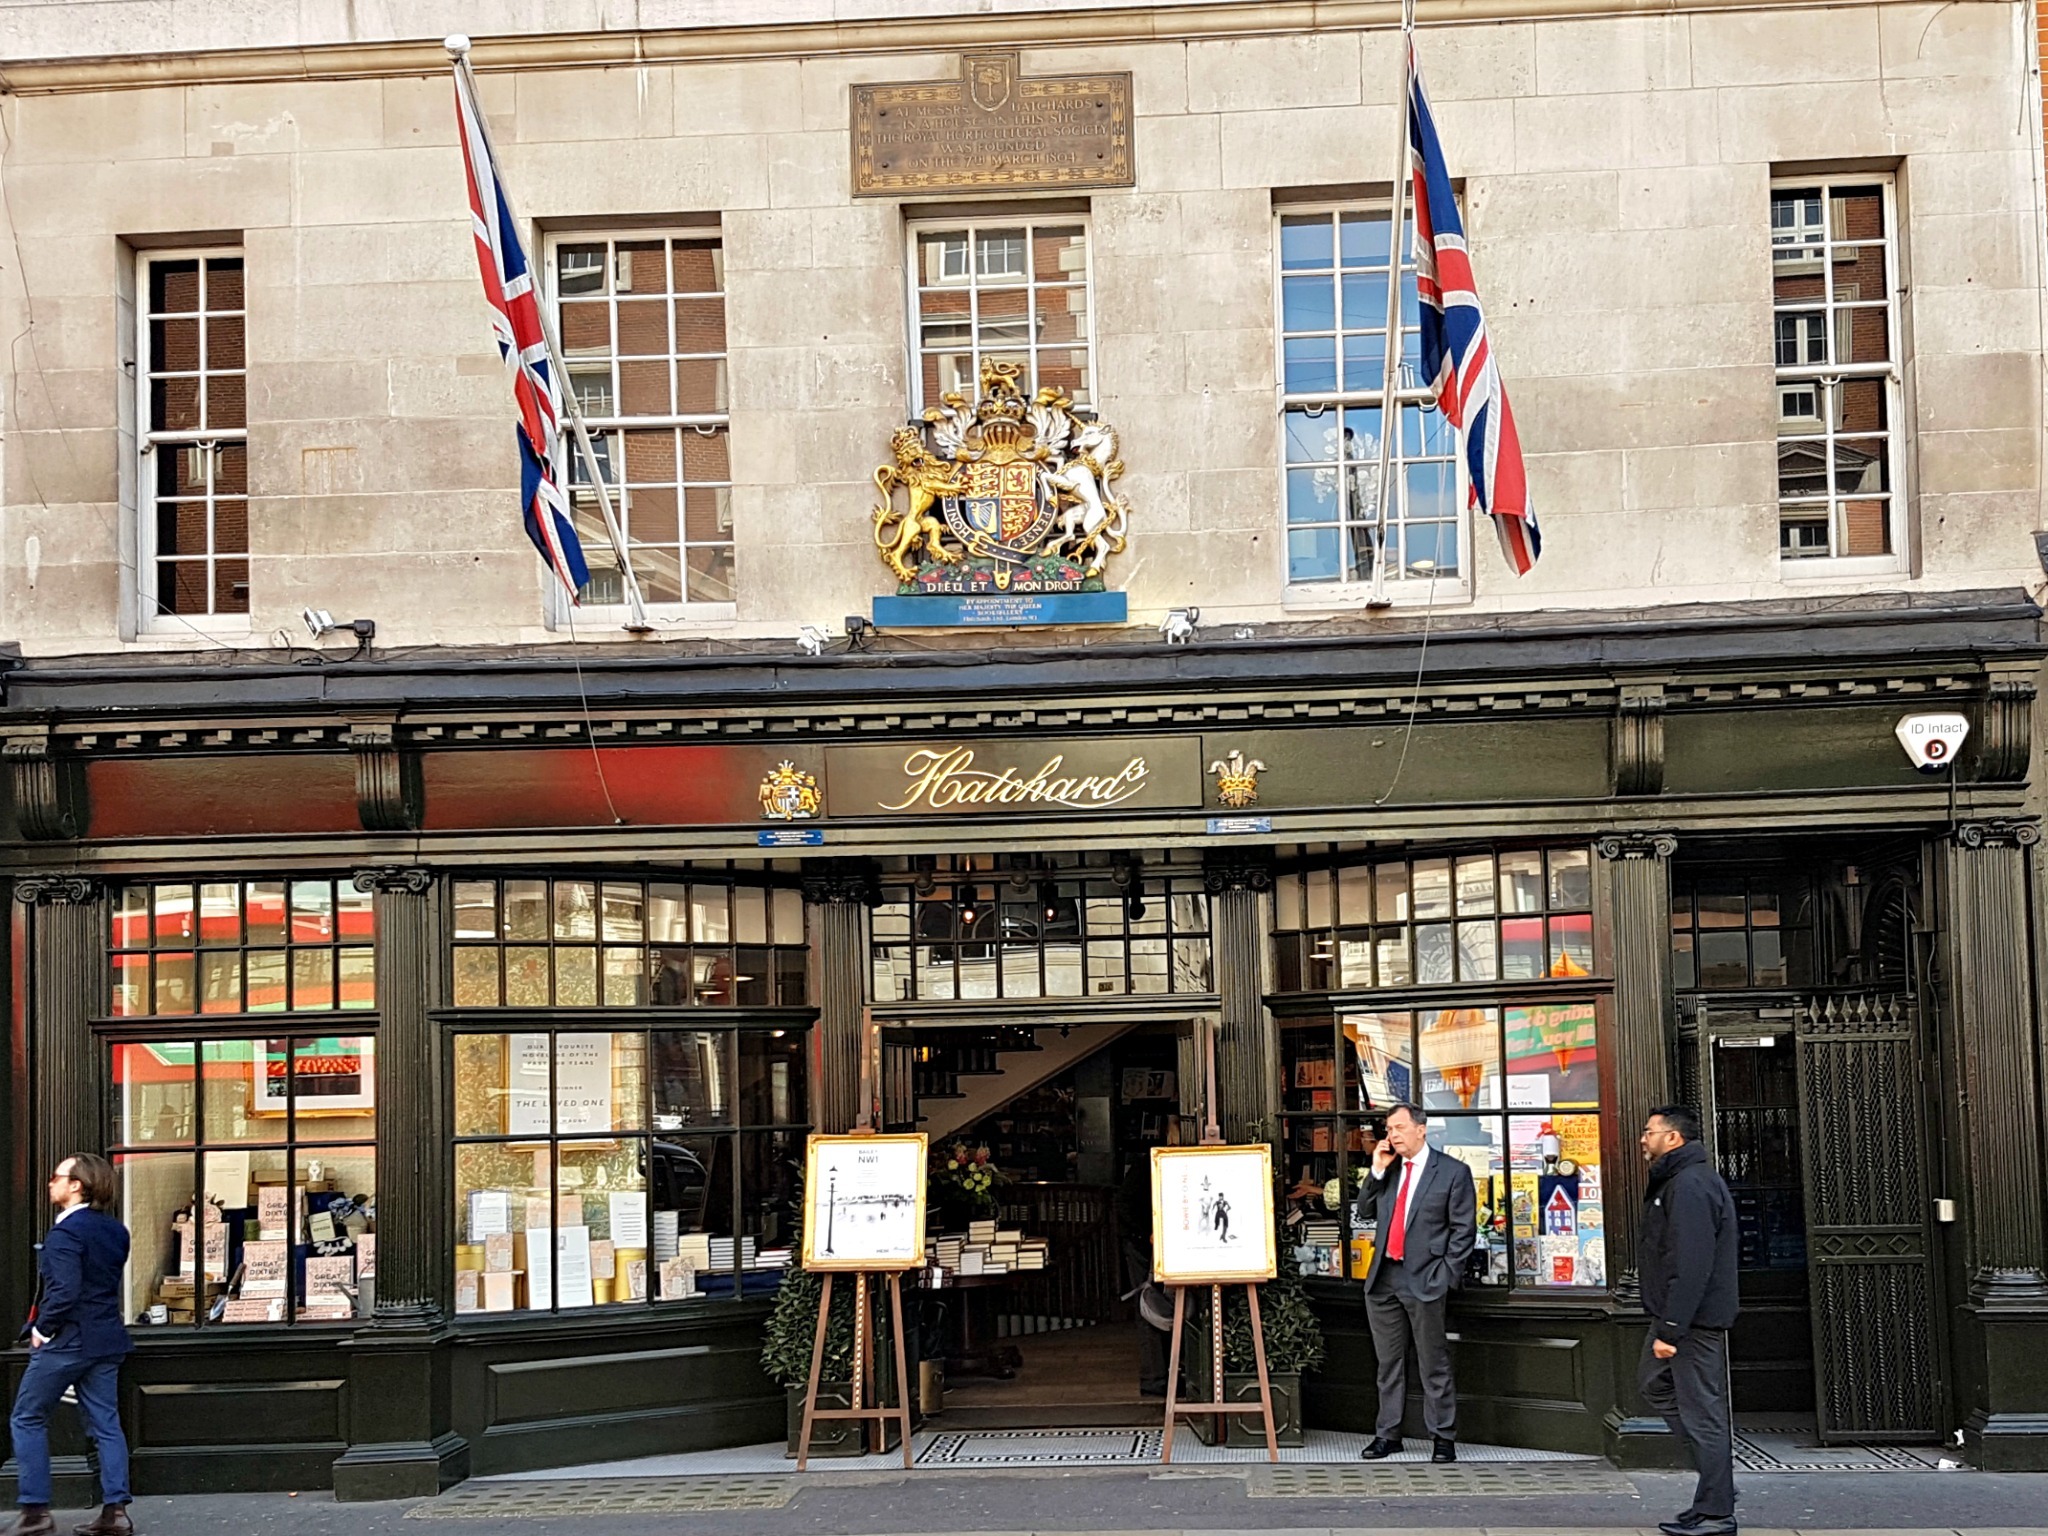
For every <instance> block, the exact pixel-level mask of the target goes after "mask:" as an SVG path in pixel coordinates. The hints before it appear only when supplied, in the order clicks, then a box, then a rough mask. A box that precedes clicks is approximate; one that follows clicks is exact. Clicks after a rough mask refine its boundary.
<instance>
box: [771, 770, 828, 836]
mask: <svg viewBox="0 0 2048 1536" xmlns="http://www.w3.org/2000/svg"><path fill="white" fill-rule="evenodd" d="M824 806H825V800H824V797H823V796H822V795H820V794H819V793H818V777H817V775H816V774H812V773H805V772H804V771H803V769H801V768H799V767H797V765H796V764H795V763H792V762H789V761H787V760H786V759H785V760H784V761H783V762H780V763H778V764H776V766H775V771H774V772H773V773H771V774H769V775H768V776H767V777H766V778H764V779H762V780H761V815H762V817H763V818H764V819H765V820H768V821H813V820H815V819H816V818H817V815H818V812H819V811H821V810H823V809H824Z"/></svg>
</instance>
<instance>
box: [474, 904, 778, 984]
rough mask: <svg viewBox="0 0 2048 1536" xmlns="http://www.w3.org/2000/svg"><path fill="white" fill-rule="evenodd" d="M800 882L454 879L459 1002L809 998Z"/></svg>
mask: <svg viewBox="0 0 2048 1536" xmlns="http://www.w3.org/2000/svg"><path fill="white" fill-rule="evenodd" d="M809 955H810V951H809V949H808V948H807V945H806V939H805V934H804V906H803V897H802V894H801V893H800V892H798V891H796V890H794V889H790V888H785V887H776V888H770V887H767V886H762V885H742V884H734V883H730V882H719V883H708V882H697V883H694V884H692V883H686V882H683V881H659V880H657V881H638V880H609V879H607V880H596V879H557V880H546V879H530V880H458V881H456V882H455V951H454V969H455V982H454V987H455V1006H456V1007H458V1008H500V1007H503V1008H598V1007H605V1008H621V1007H624V1008H635V1007H676V1008H720V1007H740V1008H745V1007H769V1006H785V1007H799V1006H802V1004H803V1002H804V999H805V987H806V978H807V969H806V968H807V966H808V963H809Z"/></svg>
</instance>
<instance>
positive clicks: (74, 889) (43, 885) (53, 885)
mask: <svg viewBox="0 0 2048 1536" xmlns="http://www.w3.org/2000/svg"><path fill="white" fill-rule="evenodd" d="M99 894H100V883H99V881H98V880H96V879H94V878H93V877H92V876H91V875H18V876H16V877H15V881H14V899H15V900H16V901H18V902H20V903H21V904H22V905H23V906H28V907H82V906H84V905H85V904H86V903H87V902H89V901H95V900H97V899H98V898H99Z"/></svg>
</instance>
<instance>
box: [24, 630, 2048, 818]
mask: <svg viewBox="0 0 2048 1536" xmlns="http://www.w3.org/2000/svg"><path fill="white" fill-rule="evenodd" d="M898 681H900V682H901V683H902V684H903V685H904V686H905V691H904V692H903V693H902V694H900V695H896V696H894V697H892V696H891V695H890V694H888V693H886V692H882V691H880V690H876V691H874V692H871V693H869V694H868V696H867V697H866V698H865V699H863V700H861V701H859V702H855V701H854V700H853V699H851V698H850V697H840V698H834V699H815V700H812V701H809V702H806V701H803V700H799V699H778V700H776V701H775V707H773V708H761V707H758V704H757V703H754V702H751V701H750V705H749V706H748V707H738V706H725V707H720V706H714V705H706V704H703V703H699V704H696V705H695V706H694V707H692V708H690V709H689V711H688V712H687V713H683V712H680V711H679V710H678V709H677V708H676V707H675V704H674V703H670V702H667V701H664V702H663V703H661V704H659V705H656V704H651V703H647V702H641V701H638V700H636V701H635V702H634V703H633V704H632V705H631V706H630V707H619V706H618V705H617V704H616V703H614V704H611V705H602V704H599V705H594V706H593V709H592V712H591V713H590V715H589V716H588V717H587V719H586V716H585V713H584V709H583V706H582V704H581V703H580V702H579V701H578V700H577V699H576V698H575V697H574V695H573V694H569V695H567V696H566V697H561V698H556V699H549V700H535V701H534V702H532V703H531V704H528V705H525V706H522V707H519V708H516V709H508V708H505V707H504V706H502V705H498V704H493V703H484V702H479V704H478V705H477V706H476V707H475V708H473V709H466V710H459V711H458V710H456V709H453V708H449V707H446V706H444V707H441V708H419V709H415V710H412V711H407V712H404V713H397V712H393V713H389V714H385V715H383V716H381V717H380V718H379V719H378V720H377V721H376V722H375V723H374V724H369V723H366V722H365V720H364V718H363V717H362V716H361V715H359V714H355V713H353V712H351V713H335V714H332V715H328V716H325V717H324V718H323V717H319V716H308V715H300V716H297V717H280V716H277V715H275V714H270V713H268V712H265V711H251V712H249V713H247V714H242V715H240V716H239V717H236V716H224V715H221V714H218V713H210V715H209V717H202V718H194V717H191V716H186V717H183V718H165V717H158V718H155V719H143V718H136V719H130V720H126V721H120V722H111V721H109V720H108V719H107V718H106V716H105V715H104V714H97V715H95V717H94V718H92V719H90V720H74V721H68V722H67V721H63V720H62V719H61V718H58V719H55V720H51V719H49V718H48V717H47V716H46V717H45V718H44V720H42V721H40V722H39V723H38V724H37V725H36V727H35V732H34V737H33V739H34V740H36V741H41V742H47V747H45V748H43V749H41V753H42V755H39V756H38V757H37V758H36V759H34V760H35V761H38V762H40V761H42V760H43V756H47V755H54V756H58V757H62V758H66V759H80V758H103V757H159V756H180V757H183V756H191V755H204V754H207V753H212V752H252V751H255V752H266V753H279V752H282V753H295V752H315V753H331V752H339V751H347V752H350V753H352V754H354V756H355V759H356V762H357V766H358V769H359V779H360V780H361V782H360V784H359V791H360V794H361V798H362V799H363V802H364V805H365V809H366V816H365V824H366V826H369V827H371V828H372V829H373V830H392V831H397V830H405V829H409V828H410V827H412V826H414V825H416V817H417V788H416V785H415V783H414V781H413V779H412V777H411V775H412V772H413V769H412V766H411V758H412V757H413V756H414V755H415V754H417V753H419V752H425V751H433V752H440V751H448V750H459V749H463V748H470V747H508V746H573V745H577V744H581V743H586V742H595V743H598V744H601V745H610V746H627V745H636V744H662V743H678V742H702V741H732V742H769V741H794V740H807V741H813V742H817V741H824V742H831V741H859V740H864V739H871V738H876V737H886V738H889V739H897V738H902V737H917V736H959V735H963V734H968V735H982V734H1004V733H1022V734H1029V735H1043V734H1046V733H1047V732H1053V731H1057V732H1060V733H1062V734H1066V735H1086V734H1092V733H1094V732H1098V731H1100V732H1105V733H1123V732H1128V731H1160V730H1212V731H1213V730H1220V729H1236V730H1245V729H1252V730H1256V729H1260V728H1273V729H1283V730H1284V729H1290V728H1301V727H1305V726H1307V727H1316V726H1343V725H1376V724H1382V723H1384V722H1386V721H1389V720H1396V721H1403V722H1405V721H1406V720H1407V719H1408V718H1409V715H1410V713H1411V711H1412V712H1413V714H1414V716H1415V718H1416V719H1417V720H1420V721H1423V722H1426V723H1439V724H1452V723H1459V722H1466V721H1479V720H1512V719H1530V718H1565V717H1572V716H1577V717H1581V718H1583V717H1586V716H1589V715H1590V716H1595V717H1599V718H1608V719H1613V720H1615V721H1616V722H1617V734H1618V740H1617V743H1616V746H1617V758H1616V766H1617V770H1618V772H1617V778H1618V780H1619V783H1618V784H1617V790H1618V792H1620V793H1622V794H1637V795H1643V794H1655V793H1656V792H1657V789H1658V787H1659V784H1660V781H1661V777H1662V763H1661V756H1662V753H1661V737H1662V732H1661V725H1660V722H1661V720H1662V719H1663V718H1665V717H1667V716H1669V715H1673V714H1680V713H1685V712H1688V711H1692V710H1716V711H1718V710H1728V709H1743V710H1748V709H1765V708H1777V709H1797V708H1800V707H1808V706H1814V705H1823V704H1847V703H1869V702H1872V701H1876V700H1896V701H1898V703H1899V704H1900V706H1901V707H1902V708H1903V707H1908V706H1917V707H1922V708H1925V707H1928V706H1930V705H1932V704H1934V703H1936V702H1940V703H1942V704H1945V705H1949V706H1958V705H1963V704H1967V703H1969V702H1971V701H1974V700H1985V701H1986V702H1987V707H1995V708H1996V709H1998V710H2001V711H2005V712H2007V713H2009V714H2012V715H2014V716H2017V717H2019V718H2024V715H2023V713H2022V709H2023V705H2022V704H2021V702H2020V701H2018V700H2017V699H2016V698H2015V697H2012V695H2015V694H2016V693H2017V691H2018V690H2019V688H2020V685H2019V684H2017V683H2014V682H2010V681H2005V680H1999V681H2000V683H2001V686H2002V687H2003V689H2004V690H2005V692H2003V693H1998V692H1996V690H1994V688H1993V685H1992V681H1991V680H1989V679H1987V674H1986V672H1985V670H1984V669H1983V668H1982V667H1981V666H1976V665H1970V664H1967V663H1964V664H1953V663H1939V664H1935V665H1930V666H1925V667H1912V668H1907V667H1900V666H1897V665H1893V666H1889V667H1885V668H1883V669H1881V670H1874V671H1864V670H1862V669H1860V668H1859V669H1854V670H1852V669H1851V668H1849V667H1842V668H1838V669H1836V670H1834V671H1832V672H1827V673H1822V674H1821V675H1817V676H1816V675H1813V671H1812V669H1809V675H1808V676H1806V677H1803V678H1794V677H1779V678H1776V679H1772V678H1770V677H1768V676H1766V675H1764V674H1763V672H1762V669H1758V668H1752V669H1749V670H1747V671H1746V672H1744V673H1742V674H1739V675H1728V676H1710V677H1708V678H1705V679H1693V680H1686V681H1673V682H1669V683H1664V684H1658V685H1654V686H1647V685H1644V684H1642V683H1639V682H1637V681H1635V680H1633V679H1632V678H1629V677H1626V676H1616V675H1611V674H1610V675H1605V676H1602V675H1584V674H1582V675H1578V676H1573V677H1561V678H1560V677H1551V678H1526V679H1517V678H1513V677H1502V678H1494V679H1488V680H1472V679H1456V680H1450V679H1446V680H1441V681H1439V680H1425V684H1424V687H1423V688H1422V690H1421V692H1420V694H1419V695H1417V694H1414V693H1411V691H1410V690H1409V689H1408V688H1405V687H1400V686H1391V687H1390V686H1387V685H1386V684H1385V683H1383V682H1378V683H1373V684H1352V685H1347V686H1342V687H1327V686H1326V687H1320V688H1318V687H1313V686H1285V685H1282V686H1278V687H1275V686H1271V685H1269V686H1266V687H1261V688H1258V689H1256V690H1250V689H1245V690H1241V691H1236V692H1218V691H1209V690H1204V691H1202V692H1201V693H1200V694H1199V696H1183V697H1181V698H1178V699H1174V698H1163V697H1162V696H1161V692H1162V690H1158V689H1152V690H1145V691H1142V692H1133V693H1119V694H1115V695H1108V696H1101V697H1095V698H1088V697H1073V696H1070V697H1069V700H1068V701H1067V702H1064V703H1062V704H1057V705H1045V704H1024V703H1021V702H1010V701H996V700H989V701H960V702H953V703H949V702H948V701H946V700H944V699H939V700H932V699H929V698H928V697H927V698H921V697H920V696H919V693H918V692H917V691H915V683H914V680H912V679H909V678H902V679H899V680H898ZM690 691H691V690H688V689H687V688H686V687H684V686H682V685H681V683H680V680H679V686H678V688H677V690H676V692H677V697H678V700H680V698H682V697H686V696H687V695H688V693H689V692H690ZM2028 691H2029V694H2030V689H2029V690H2028ZM697 697H698V698H699V699H702V697H703V695H702V694H698V695H697ZM2025 702H2026V703H2030V702H2031V699H2030V697H2029V698H2028V699H2027V700H2026V701H2025ZM215 709H216V710H217V709H218V705H216V706H215ZM2007 734H2010V732H2008V733H2007ZM22 750H24V751H26V750H27V748H26V747H24V748H22ZM27 761H28V760H27V759H24V762H27ZM2019 761H2020V762H2021V763H2022V764H2023V763H2024V761H2025V759H2024V756H2023V755H2020V756H2019ZM372 811H374V813H375V814H371V812H372Z"/></svg>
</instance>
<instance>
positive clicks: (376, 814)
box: [341, 720, 421, 832]
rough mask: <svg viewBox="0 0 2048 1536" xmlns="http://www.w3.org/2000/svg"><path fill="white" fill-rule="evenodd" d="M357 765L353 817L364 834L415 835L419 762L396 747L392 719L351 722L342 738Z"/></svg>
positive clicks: (396, 740)
mask: <svg viewBox="0 0 2048 1536" xmlns="http://www.w3.org/2000/svg"><path fill="white" fill-rule="evenodd" d="M341 740H342V744H343V745H344V746H346V747H347V748H348V750H349V754H350V755H351V756H352V757H353V758H354V759H355V764H356V816H357V817H358V819H360V820H361V822H362V824H363V830H364V831H365V832H414V831H417V830H418V829H419V824H420V799H421V796H420V774H419V762H418V759H417V758H416V757H414V755H413V754H412V753H410V752H406V751H403V750H401V749H400V747H399V745H398V727H397V724H396V722H394V721H391V720H353V721H351V722H349V728H348V731H347V733H346V734H345V735H344V736H343V737H342V738H341Z"/></svg>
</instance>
